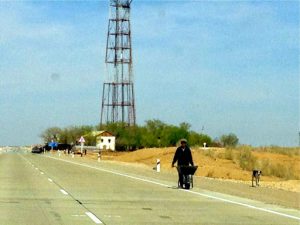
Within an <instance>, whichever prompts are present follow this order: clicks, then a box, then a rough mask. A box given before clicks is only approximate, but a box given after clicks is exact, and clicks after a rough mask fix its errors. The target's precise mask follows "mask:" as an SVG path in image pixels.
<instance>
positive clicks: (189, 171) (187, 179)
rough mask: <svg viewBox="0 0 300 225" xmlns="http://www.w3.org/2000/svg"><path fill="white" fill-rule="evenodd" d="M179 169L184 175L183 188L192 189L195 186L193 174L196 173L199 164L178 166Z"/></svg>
mask: <svg viewBox="0 0 300 225" xmlns="http://www.w3.org/2000/svg"><path fill="white" fill-rule="evenodd" d="M176 168H177V171H178V173H179V174H182V175H183V184H182V185H183V188H184V189H190V188H193V186H194V181H193V175H194V174H195V172H196V170H197V169H198V166H177V167H176ZM178 187H180V183H179V180H178Z"/></svg>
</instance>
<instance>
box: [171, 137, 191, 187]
mask: <svg viewBox="0 0 300 225" xmlns="http://www.w3.org/2000/svg"><path fill="white" fill-rule="evenodd" d="M180 144H181V145H180V147H178V148H177V150H176V152H175V155H174V158H173V161H172V167H174V164H175V163H176V162H177V166H189V165H190V164H191V165H192V166H194V162H193V157H192V153H191V150H190V148H189V147H188V146H187V140H186V139H181V140H180ZM178 177H179V185H180V187H181V188H183V174H182V173H180V172H179V171H178Z"/></svg>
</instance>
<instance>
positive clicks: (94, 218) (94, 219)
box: [85, 212, 102, 224]
mask: <svg viewBox="0 0 300 225" xmlns="http://www.w3.org/2000/svg"><path fill="white" fill-rule="evenodd" d="M85 214H86V215H87V216H88V217H90V219H91V220H93V221H94V223H96V224H102V222H101V220H99V218H98V217H97V216H95V215H94V214H93V213H91V212H86V213H85Z"/></svg>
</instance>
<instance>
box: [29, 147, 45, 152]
mask: <svg viewBox="0 0 300 225" xmlns="http://www.w3.org/2000/svg"><path fill="white" fill-rule="evenodd" d="M42 152H43V147H39V146H34V147H33V148H32V149H31V153H42Z"/></svg>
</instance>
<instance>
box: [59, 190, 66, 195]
mask: <svg viewBox="0 0 300 225" xmlns="http://www.w3.org/2000/svg"><path fill="white" fill-rule="evenodd" d="M60 192H61V193H63V194H64V195H68V192H66V191H65V190H64V189H60Z"/></svg>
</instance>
